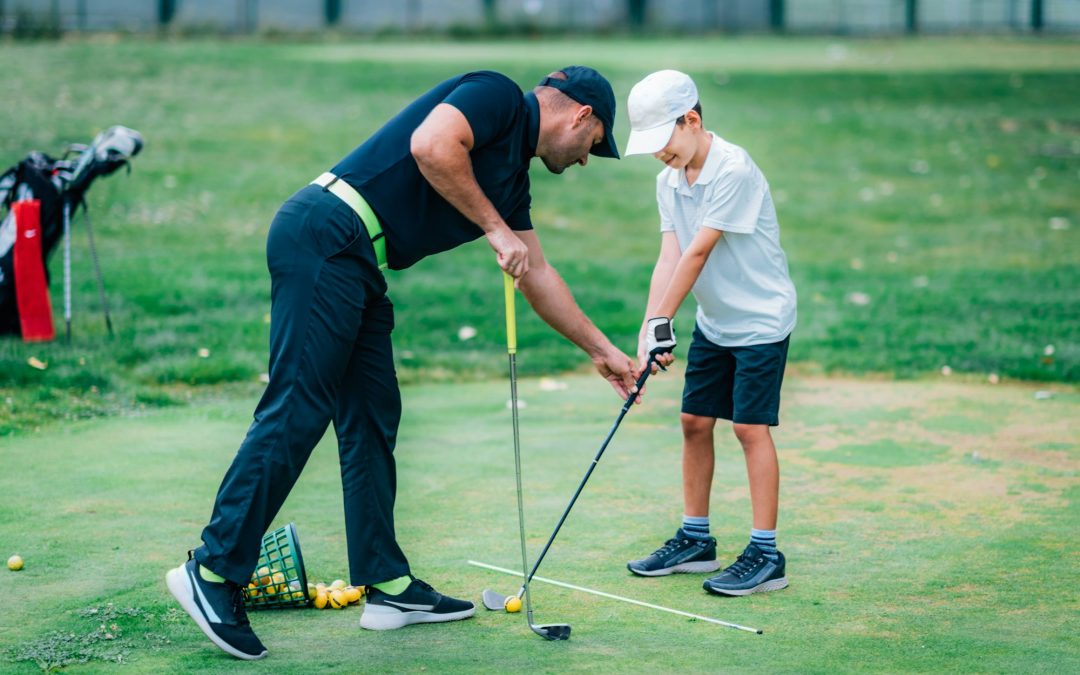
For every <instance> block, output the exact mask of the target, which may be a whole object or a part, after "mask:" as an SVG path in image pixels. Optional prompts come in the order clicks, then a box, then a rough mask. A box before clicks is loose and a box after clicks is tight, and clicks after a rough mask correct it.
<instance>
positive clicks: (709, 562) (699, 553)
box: [626, 527, 720, 577]
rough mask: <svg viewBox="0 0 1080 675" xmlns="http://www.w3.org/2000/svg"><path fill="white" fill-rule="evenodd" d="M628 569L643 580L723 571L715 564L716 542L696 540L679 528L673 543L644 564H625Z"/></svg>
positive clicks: (665, 545)
mask: <svg viewBox="0 0 1080 675" xmlns="http://www.w3.org/2000/svg"><path fill="white" fill-rule="evenodd" d="M626 569H628V570H630V571H631V572H633V573H634V574H637V575H638V576H642V577H662V576H666V575H668V574H676V573H687V572H715V571H716V570H718V569H720V563H719V562H717V560H716V539H713V538H712V537H709V538H708V539H694V538H693V537H688V536H686V533H685V532H683V530H682V528H681V527H680V528H679V530H678V532H676V533H675V538H674V539H668V540H667V542H666V543H665V544H664V545H663V546H661V547H660V548H658V549H657V550H656V552H654V553H653V554H652V555H650V556H648V557H647V558H642V559H641V560H631V561H630V562H628V563H626Z"/></svg>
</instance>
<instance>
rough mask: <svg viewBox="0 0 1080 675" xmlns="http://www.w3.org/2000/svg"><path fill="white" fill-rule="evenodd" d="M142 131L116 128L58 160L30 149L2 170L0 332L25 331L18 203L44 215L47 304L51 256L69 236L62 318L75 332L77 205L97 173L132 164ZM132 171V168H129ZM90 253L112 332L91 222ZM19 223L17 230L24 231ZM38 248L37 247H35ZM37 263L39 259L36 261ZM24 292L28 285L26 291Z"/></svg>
mask: <svg viewBox="0 0 1080 675" xmlns="http://www.w3.org/2000/svg"><path fill="white" fill-rule="evenodd" d="M142 146H143V140H142V136H141V135H140V134H139V132H137V131H134V130H132V129H128V128H127V127H122V126H115V127H111V128H110V129H107V130H106V131H103V132H101V133H100V134H98V135H97V137H96V138H95V139H94V141H93V142H92V143H91V144H90V145H88V146H87V145H71V146H69V148H68V150H67V152H65V153H64V156H63V157H62V158H60V159H56V158H53V157H50V156H49V155H46V154H45V153H42V152H31V153H30V154H29V155H27V156H26V158H25V159H23V160H22V161H21V162H19V163H18V164H16V165H15V166H13V167H11V168H10V169H8V170H7V171H5V172H4V173H3V174H0V216H2V220H0V335H3V334H12V333H14V334H18V333H20V331H21V330H22V329H21V327H20V326H21V322H20V317H19V295H18V291H17V287H16V286H17V284H18V279H16V274H15V271H16V258H17V255H16V239H17V228H16V218H15V211H16V208H15V207H14V204H16V203H17V202H27V201H36V202H38V209H37V212H38V213H39V214H40V216H39V222H38V232H39V233H40V236H39V242H35V245H37V244H38V243H39V244H40V254H41V267H42V268H43V269H44V272H45V284H46V287H45V291H44V293H45V301H46V305H47V290H48V289H47V283H48V265H47V263H48V259H49V257H50V255H51V253H52V251H53V250H54V249H55V247H56V244H57V243H58V242H59V241H60V239H61V237H63V238H64V240H65V255H64V263H65V264H64V317H65V320H66V321H67V324H68V336H69V337H70V331H71V324H70V321H71V301H70V298H71V294H70V250H71V249H70V223H71V217H72V216H73V215H74V212H75V210H76V209H78V207H79V206H82V207H83V210H84V211H85V209H86V201H85V196H86V191H87V190H88V189H89V188H90V185H91V184H92V183H93V182H94V180H95V179H96V178H97V177H98V176H108V175H109V174H111V173H113V172H115V171H116V170H117V169H119V168H120V167H122V166H124V165H126V164H128V160H129V159H131V158H132V157H134V156H135V155H137V154H138V153H139V151H140V150H141V149H142ZM129 170H130V166H129ZM86 224H87V235H88V236H89V237H90V247H91V255H92V257H93V259H94V268H95V272H96V274H97V278H98V290H99V291H100V293H101V300H102V309H103V310H104V312H105V320H106V324H107V325H108V326H109V332H110V333H111V332H112V324H111V319H110V318H109V315H108V305H107V304H106V298H105V292H104V284H103V282H102V279H101V270H100V268H99V267H98V264H97V253H96V251H95V249H94V246H93V233H92V231H91V230H90V229H89V221H87V223H86ZM21 228H22V226H20V228H19V229H21ZM33 250H34V251H35V252H36V250H37V249H36V246H35V248H34V249H33ZM33 262H35V263H36V261H33ZM24 290H25V289H24Z"/></svg>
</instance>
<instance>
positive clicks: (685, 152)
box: [653, 114, 700, 169]
mask: <svg viewBox="0 0 1080 675" xmlns="http://www.w3.org/2000/svg"><path fill="white" fill-rule="evenodd" d="M695 117H696V116H695ZM696 127H700V121H698V120H695V119H693V118H691V117H690V114H687V120H686V122H685V123H683V124H676V125H675V130H674V131H672V132H671V138H670V139H669V140H668V142H667V145H665V146H664V147H663V148H661V149H660V150H658V151H656V152H654V153H653V157H655V158H657V159H658V160H660V161H661V162H663V163H664V164H667V165H668V166H670V167H671V168H672V169H682V168H685V167H686V165H687V164H689V163H690V160H691V159H693V158H694V153H696V152H697V149H698V139H697V135H696V134H695V133H694V129H695V128H696Z"/></svg>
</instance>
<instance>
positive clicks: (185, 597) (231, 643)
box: [165, 553, 269, 661]
mask: <svg viewBox="0 0 1080 675" xmlns="http://www.w3.org/2000/svg"><path fill="white" fill-rule="evenodd" d="M165 583H167V584H168V586H169V592H170V593H172V594H173V597H174V598H176V599H177V601H178V602H179V603H180V606H181V607H183V608H184V611H185V612H187V613H188V614H190V615H191V618H192V619H195V623H196V624H198V625H199V628H201V629H202V632H203V633H206V637H208V638H210V641H211V642H213V643H214V644H216V645H217V646H218V647H221V648H222V649H223V650H225V652H226V653H227V654H229V655H231V656H235V657H236V658H238V659H244V660H245V661H255V660H256V659H261V658H263V657H265V656H266V655H267V654H268V653H269V652H267V651H266V647H264V646H263V643H262V642H259V638H258V637H256V636H255V631H253V630H251V624H250V623H249V622H248V618H247V612H246V611H245V610H244V594H243V593H242V592H241V591H240V587H239V586H237V585H236V584H234V583H233V582H231V581H225V582H222V583H216V582H213V581H207V580H206V579H203V578H202V575H200V574H199V563H198V562H196V560H195V559H194V557H192V555H191V553H188V561H187V562H186V563H184V564H183V565H181V566H180V567H177V568H176V569H174V570H169V573H168V574H166V575H165Z"/></svg>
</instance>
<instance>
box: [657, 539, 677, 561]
mask: <svg viewBox="0 0 1080 675" xmlns="http://www.w3.org/2000/svg"><path fill="white" fill-rule="evenodd" d="M678 548H679V540H678V539H668V540H667V541H665V542H664V545H663V546H661V547H660V548H658V549H656V550H655V551H654V552H653V555H654V556H656V557H658V558H664V557H666V556H668V555H670V554H672V553H674V552H675V550H676V549H678Z"/></svg>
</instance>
